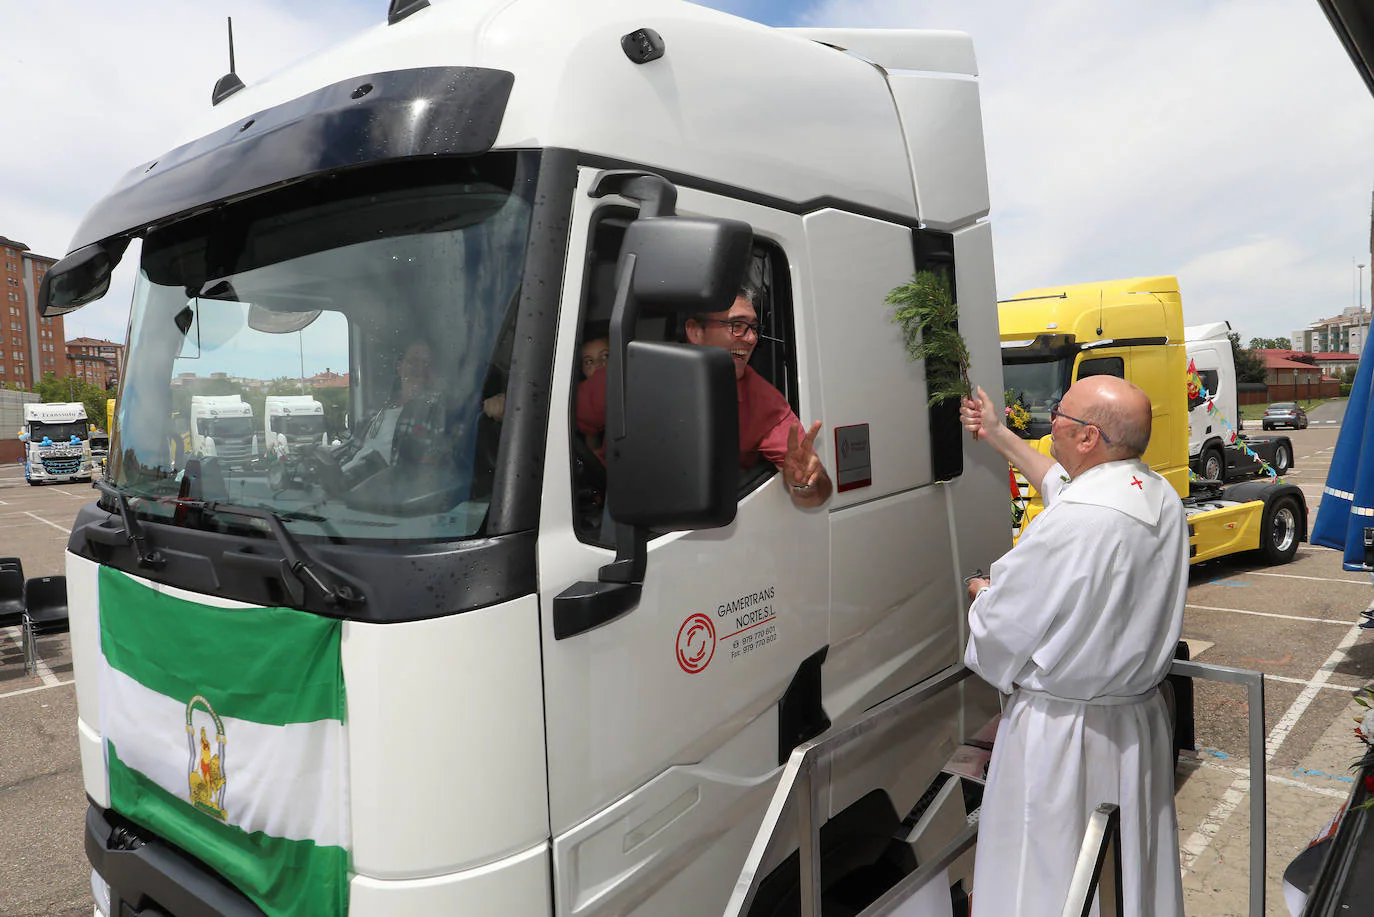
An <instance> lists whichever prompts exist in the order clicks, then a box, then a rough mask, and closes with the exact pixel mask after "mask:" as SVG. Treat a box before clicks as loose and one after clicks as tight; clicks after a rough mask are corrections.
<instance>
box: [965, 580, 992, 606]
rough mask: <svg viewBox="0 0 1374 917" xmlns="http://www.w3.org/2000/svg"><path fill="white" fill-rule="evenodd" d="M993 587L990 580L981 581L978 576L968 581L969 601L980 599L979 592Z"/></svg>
mask: <svg viewBox="0 0 1374 917" xmlns="http://www.w3.org/2000/svg"><path fill="white" fill-rule="evenodd" d="M991 585H992V583H991V582H990V581H988V580H985V579H981V578H979V577H977V576H975V577H971V578H970V579H969V581H968V600H969V601H970V602H972V601H973V600H974V599H976V598H978V593H979V592H981V591H983V590H984V589H986V588H988V587H989V586H991Z"/></svg>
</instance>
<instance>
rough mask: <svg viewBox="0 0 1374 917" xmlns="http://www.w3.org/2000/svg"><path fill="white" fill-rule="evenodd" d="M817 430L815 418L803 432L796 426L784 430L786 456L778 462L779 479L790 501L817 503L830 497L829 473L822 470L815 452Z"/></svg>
mask: <svg viewBox="0 0 1374 917" xmlns="http://www.w3.org/2000/svg"><path fill="white" fill-rule="evenodd" d="M820 431H821V422H820V421H819V420H818V421H816V422H815V423H813V424H812V425H811V429H810V430H808V431H807V432H806V434H805V435H804V436H801V437H798V433H799V432H800V431H799V430H798V429H797V428H796V427H792V428H791V429H789V430H788V431H787V457H786V458H785V459H784V460H783V464H782V479H783V482H784V483H785V484H786V485H787V489H788V493H790V494H791V496H792V502H793V503H796V504H797V505H798V506H820V505H821V504H822V503H824V502H825V501H826V500H828V499H829V498H830V491H831V485H830V476H829V475H828V474H826V473H825V466H824V465H822V464H821V459H820V456H818V455H816V434H817V433H819V432H820Z"/></svg>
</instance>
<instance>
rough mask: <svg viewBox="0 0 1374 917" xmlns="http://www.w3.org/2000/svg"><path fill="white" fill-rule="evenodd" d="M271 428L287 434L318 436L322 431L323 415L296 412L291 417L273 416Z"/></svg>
mask: <svg viewBox="0 0 1374 917" xmlns="http://www.w3.org/2000/svg"><path fill="white" fill-rule="evenodd" d="M272 429H273V431H275V432H277V433H284V434H286V435H287V436H319V435H320V434H321V433H323V432H324V415H323V414H297V415H295V416H293V417H273V418H272Z"/></svg>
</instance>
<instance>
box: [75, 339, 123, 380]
mask: <svg viewBox="0 0 1374 917" xmlns="http://www.w3.org/2000/svg"><path fill="white" fill-rule="evenodd" d="M67 374H68V375H71V376H76V377H77V378H78V379H84V380H86V381H87V382H90V383H91V384H92V385H98V386H100V387H101V388H113V387H114V386H116V385H118V384H119V378H120V377H121V376H122V375H124V345H123V344H116V343H115V342H114V341H110V340H107V339H105V338H90V337H79V338H72V339H71V340H70V341H68V342H67Z"/></svg>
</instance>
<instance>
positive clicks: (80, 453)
mask: <svg viewBox="0 0 1374 917" xmlns="http://www.w3.org/2000/svg"><path fill="white" fill-rule="evenodd" d="M19 438H20V439H21V440H23V441H24V480H26V481H28V482H29V483H30V484H32V485H38V484H57V483H62V482H65V481H89V480H91V475H92V467H93V465H92V462H91V446H90V424H89V423H88V422H87V420H86V406H85V405H84V404H82V403H81V402H79V401H73V402H49V403H47V404H26V405H24V429H23V431H22V432H21V433H20V436H19Z"/></svg>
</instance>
